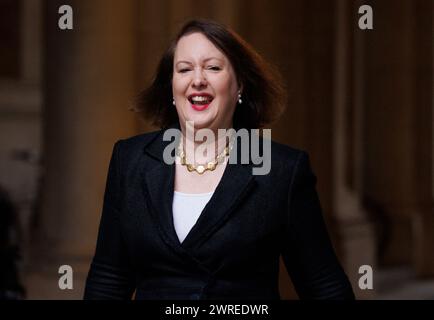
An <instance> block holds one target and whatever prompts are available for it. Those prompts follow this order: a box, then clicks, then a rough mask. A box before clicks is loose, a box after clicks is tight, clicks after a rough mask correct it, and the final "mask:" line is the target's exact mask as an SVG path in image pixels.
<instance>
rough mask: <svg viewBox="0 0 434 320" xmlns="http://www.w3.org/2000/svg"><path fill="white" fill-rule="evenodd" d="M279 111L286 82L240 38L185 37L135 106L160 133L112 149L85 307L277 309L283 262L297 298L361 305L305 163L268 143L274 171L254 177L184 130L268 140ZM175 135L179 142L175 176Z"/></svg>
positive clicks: (217, 144)
mask: <svg viewBox="0 0 434 320" xmlns="http://www.w3.org/2000/svg"><path fill="white" fill-rule="evenodd" d="M283 105H284V94H283V90H282V86H281V85H280V82H279V80H278V78H276V75H275V74H274V73H273V72H272V71H271V69H270V68H269V67H268V66H267V65H266V64H265V62H264V61H263V60H262V58H261V57H260V56H259V55H258V54H257V53H255V51H254V50H253V49H252V48H251V47H249V46H248V45H247V44H246V43H245V42H244V41H243V40H242V39H241V38H240V37H239V36H237V35H236V34H235V33H233V32H231V31H229V30H227V29H226V28H224V27H223V26H222V25H220V24H217V23H215V22H211V21H205V20H194V21H191V22H188V23H187V24H186V25H184V27H183V28H182V29H181V31H180V32H179V34H178V35H177V36H176V37H175V39H174V40H173V42H172V44H171V45H170V46H169V48H168V50H167V51H166V53H165V54H164V55H163V57H162V59H161V61H160V64H159V66H158V69H157V73H156V76H155V78H154V80H153V83H152V84H151V86H150V87H149V88H148V89H147V90H145V91H144V92H143V93H142V94H141V96H140V99H139V100H138V107H137V109H138V111H141V112H143V114H144V116H145V117H146V118H148V119H149V118H151V119H153V120H154V123H155V124H157V125H159V126H160V127H161V128H164V129H163V130H161V131H157V132H153V133H148V134H142V135H138V136H135V137H132V138H129V139H125V140H121V141H118V142H117V143H116V144H115V146H114V150H113V155H112V159H111V161H110V166H109V172H108V178H107V185H106V191H105V196H104V207H103V213H102V218H101V224H100V230H99V235H98V242H97V248H96V252H95V257H94V259H93V261H92V265H91V268H90V271H89V275H88V279H87V283H86V290H85V295H84V296H85V298H86V299H130V298H131V297H132V295H133V293H134V291H135V290H136V294H135V297H136V299H280V295H279V291H278V270H279V256H280V255H282V257H283V260H284V262H285V265H286V268H287V270H288V272H289V275H290V276H291V279H292V281H293V283H294V286H295V288H296V291H297V293H298V295H299V297H300V298H302V299H353V298H354V295H353V292H352V288H351V285H350V283H349V281H348V279H347V277H346V275H345V273H344V271H343V269H342V268H341V266H340V264H339V262H338V260H337V258H336V256H335V253H334V251H333V247H332V245H331V242H330V240H329V237H328V234H327V230H326V226H325V224H324V221H323V218H322V213H321V208H320V203H319V200H318V196H317V193H316V191H315V183H316V177H315V176H314V174H313V173H312V171H311V169H310V164H309V159H308V155H307V154H306V153H305V152H303V151H299V150H296V149H293V148H291V147H288V146H284V145H280V144H277V143H275V142H272V143H271V155H272V156H271V169H270V170H269V172H268V173H267V174H263V175H253V174H252V170H251V169H252V168H253V167H254V166H255V164H254V163H253V161H249V162H247V163H241V162H240V161H238V162H237V163H232V162H230V161H228V159H229V157H230V154H231V155H234V154H240V150H241V149H240V148H241V147H240V144H236V146H235V144H234V140H233V139H229V140H228V139H226V137H223V138H217V139H216V140H215V141H213V140H212V139H210V140H209V141H208V140H206V141H205V145H206V146H207V147H210V149H208V150H211V151H212V152H206V153H205V152H203V153H198V152H197V150H198V149H199V147H203V145H200V143H198V142H197V141H196V140H197V139H195V138H196V137H195V136H194V134H193V137H189V135H188V128H189V127H188V126H187V124H186V121H192V122H193V129H194V132H195V133H196V132H198V131H199V130H200V129H207V130H208V131H211V132H213V133H216V132H217V131H218V129H230V128H235V129H252V128H260V127H263V126H264V125H265V124H267V123H269V122H270V121H271V120H273V118H275V117H278V116H279V115H280V114H281V111H282V110H283V108H282V106H283ZM169 128H172V129H175V128H179V129H180V130H181V132H182V135H181V137H180V139H179V145H178V148H177V152H176V153H177V159H178V161H176V163H173V164H168V162H167V159H166V158H167V157H166V156H167V153H165V149H166V148H167V147H168V146H169V141H165V139H163V138H164V137H163V136H164V133H165V132H166V131H167V130H168V129H169ZM264 140H265V139H264ZM176 141H177V142H178V140H176ZM261 141H262V142H264V141H263V140H262V139H261ZM264 144H265V143H264ZM192 155H194V156H192Z"/></svg>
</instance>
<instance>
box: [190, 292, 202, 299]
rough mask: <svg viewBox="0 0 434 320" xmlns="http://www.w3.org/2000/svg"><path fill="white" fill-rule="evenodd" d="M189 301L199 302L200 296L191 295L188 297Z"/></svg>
mask: <svg viewBox="0 0 434 320" xmlns="http://www.w3.org/2000/svg"><path fill="white" fill-rule="evenodd" d="M190 299H191V300H199V299H200V294H199V293H193V294H192V295H190Z"/></svg>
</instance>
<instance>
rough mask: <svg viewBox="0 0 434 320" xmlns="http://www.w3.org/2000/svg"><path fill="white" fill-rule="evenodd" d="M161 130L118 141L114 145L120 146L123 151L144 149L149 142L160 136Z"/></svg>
mask: <svg viewBox="0 0 434 320" xmlns="http://www.w3.org/2000/svg"><path fill="white" fill-rule="evenodd" d="M161 132H162V130H157V131H152V132H147V133H141V134H137V135H134V136H131V137H127V138H123V139H120V140H118V141H117V142H116V144H119V145H121V148H122V149H123V150H125V149H131V150H134V149H140V148H144V147H146V145H148V144H149V143H150V142H151V141H153V140H154V139H155V138H156V137H157V136H159V135H160V134H161Z"/></svg>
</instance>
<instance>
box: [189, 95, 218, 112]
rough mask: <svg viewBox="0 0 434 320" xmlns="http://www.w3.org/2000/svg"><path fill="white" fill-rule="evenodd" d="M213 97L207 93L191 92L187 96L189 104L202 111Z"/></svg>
mask: <svg viewBox="0 0 434 320" xmlns="http://www.w3.org/2000/svg"><path fill="white" fill-rule="evenodd" d="M213 99H214V98H213V97H212V96H211V95H209V94H203V95H201V94H192V95H190V96H189V97H188V101H190V103H191V106H192V108H193V109H194V110H196V111H202V110H205V109H206V108H208V106H209V105H210V103H211V102H212V100H213Z"/></svg>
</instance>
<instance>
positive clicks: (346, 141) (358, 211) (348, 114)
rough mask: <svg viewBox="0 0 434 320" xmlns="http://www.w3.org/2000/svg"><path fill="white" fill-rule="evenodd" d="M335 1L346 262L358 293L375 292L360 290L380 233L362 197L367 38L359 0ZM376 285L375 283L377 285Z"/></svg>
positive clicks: (337, 146) (339, 202)
mask: <svg viewBox="0 0 434 320" xmlns="http://www.w3.org/2000/svg"><path fill="white" fill-rule="evenodd" d="M357 2H358V1H355V2H352V1H347V0H337V1H336V17H335V19H336V20H335V21H336V26H335V30H336V31H335V32H336V40H335V49H336V50H335V63H334V65H335V72H334V74H335V81H334V82H335V83H334V94H335V99H334V100H335V101H334V134H333V136H334V138H333V139H334V143H333V149H334V168H333V172H334V177H333V181H334V201H333V202H334V214H335V219H336V224H337V229H338V231H339V241H338V243H339V251H340V256H341V257H342V258H343V259H342V263H343V265H344V267H345V270H346V271H347V274H348V276H349V278H350V280H351V282H352V284H353V289H354V291H355V293H356V296H357V297H358V298H372V297H373V291H371V290H360V288H359V286H358V279H359V277H360V275H359V273H358V270H359V267H360V266H361V265H369V266H371V267H372V268H373V271H374V274H375V267H376V265H375V241H374V239H375V237H374V233H373V229H372V226H371V225H370V224H369V223H368V221H367V218H366V217H367V213H366V212H365V211H364V209H363V207H362V205H361V200H362V193H361V192H362V190H363V188H362V185H363V161H362V159H363V157H362V155H363V153H362V145H363V119H364V117H363V106H364V100H363V82H364V73H363V59H364V55H363V46H364V43H363V38H362V35H361V34H360V32H359V31H358V30H355V29H354V27H353V26H355V25H356V24H355V23H354V21H357V20H355V19H357V17H356V16H355V14H354V12H357V11H355V10H356V9H355V7H356V6H353V4H354V3H356V4H357ZM374 289H375V287H374Z"/></svg>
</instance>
